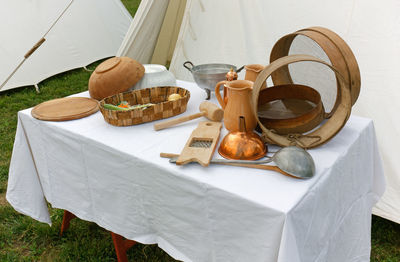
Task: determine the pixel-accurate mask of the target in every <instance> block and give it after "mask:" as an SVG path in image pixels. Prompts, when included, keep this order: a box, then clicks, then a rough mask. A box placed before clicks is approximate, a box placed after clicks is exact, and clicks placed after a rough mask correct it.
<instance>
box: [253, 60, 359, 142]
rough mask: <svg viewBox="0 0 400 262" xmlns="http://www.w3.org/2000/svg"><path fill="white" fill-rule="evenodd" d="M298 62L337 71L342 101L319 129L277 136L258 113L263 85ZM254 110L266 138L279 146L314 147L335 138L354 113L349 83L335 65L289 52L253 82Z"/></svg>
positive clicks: (267, 67) (266, 140)
mask: <svg viewBox="0 0 400 262" xmlns="http://www.w3.org/2000/svg"><path fill="white" fill-rule="evenodd" d="M297 62H317V63H320V64H323V65H326V66H327V67H329V68H330V69H331V70H332V71H333V72H335V74H336V78H337V79H338V83H339V90H338V91H339V96H338V97H339V99H340V101H339V103H338V107H337V109H336V110H335V112H334V113H333V114H332V116H331V117H330V118H329V119H328V120H327V121H326V122H325V123H324V124H323V125H322V126H320V127H319V128H317V129H316V130H315V131H313V132H311V133H309V134H305V135H303V134H289V135H286V136H282V135H278V134H276V133H274V132H273V131H272V130H269V129H267V128H265V126H263V124H262V123H261V122H260V119H259V118H258V114H257V111H258V110H257V104H258V98H259V93H260V90H261V86H262V84H263V83H264V82H265V81H266V80H267V78H268V77H269V76H271V74H272V73H273V72H275V71H276V70H278V69H279V68H282V67H283V66H287V65H289V64H293V63H297ZM252 99H253V101H252V102H253V110H254V112H255V115H256V118H257V122H258V124H259V125H260V127H261V129H262V131H263V138H264V140H265V142H269V143H272V144H276V145H279V146H290V145H296V146H299V147H302V148H313V147H317V146H320V145H322V144H324V143H326V142H328V141H329V140H330V139H331V138H333V137H334V136H335V135H336V134H337V133H338V132H339V131H340V130H341V129H342V128H343V126H344V125H345V124H346V122H347V120H348V118H349V117H350V113H351V94H350V89H349V86H348V85H347V84H346V82H345V80H344V78H343V76H342V75H341V74H340V72H339V71H338V70H337V69H336V68H335V67H333V66H332V65H330V64H328V63H326V62H324V61H322V60H320V59H318V58H316V57H313V56H310V55H289V56H284V57H281V58H279V59H277V60H275V61H274V62H272V63H271V64H269V65H268V66H266V67H265V69H264V70H263V71H261V72H260V74H259V75H258V77H257V79H256V81H255V83H254V85H253V97H252Z"/></svg>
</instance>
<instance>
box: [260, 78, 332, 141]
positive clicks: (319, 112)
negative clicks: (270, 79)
mask: <svg viewBox="0 0 400 262" xmlns="http://www.w3.org/2000/svg"><path fill="white" fill-rule="evenodd" d="M261 89H262V88H261ZM282 101H284V103H283V102H282ZM324 112H325V111H324V107H323V105H322V101H321V95H320V94H319V93H318V91H317V90H315V89H313V88H311V87H308V86H305V85H296V84H287V85H279V86H273V87H269V88H265V89H262V90H261V91H260V95H259V98H258V112H257V113H258V118H259V119H260V122H261V123H262V124H263V125H264V126H265V127H266V128H268V129H272V130H274V131H275V132H276V133H278V134H281V135H286V134H290V133H304V132H308V131H310V130H312V129H314V128H315V127H317V126H318V125H319V124H320V123H321V122H322V120H323V119H324Z"/></svg>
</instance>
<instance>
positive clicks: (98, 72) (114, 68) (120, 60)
mask: <svg viewBox="0 0 400 262" xmlns="http://www.w3.org/2000/svg"><path fill="white" fill-rule="evenodd" d="M143 75H144V67H143V65H142V64H140V63H139V62H137V61H136V60H133V59H132V58H129V57H113V58H110V59H107V60H106V61H104V62H102V63H101V64H100V65H98V66H97V67H96V69H95V70H94V72H93V73H92V75H91V76H90V79H89V94H90V96H91V97H92V98H94V99H97V100H101V99H103V98H105V97H107V96H111V95H115V94H118V93H121V92H125V91H127V90H128V89H129V88H131V87H133V86H134V85H135V84H136V83H137V82H138V81H139V80H140V79H141V78H142V77H143Z"/></svg>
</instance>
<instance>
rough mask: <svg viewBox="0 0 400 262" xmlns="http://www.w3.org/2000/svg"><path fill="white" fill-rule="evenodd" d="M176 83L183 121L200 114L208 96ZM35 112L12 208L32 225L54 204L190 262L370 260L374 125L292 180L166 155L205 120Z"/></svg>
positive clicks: (15, 168)
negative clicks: (127, 123) (186, 96)
mask: <svg viewBox="0 0 400 262" xmlns="http://www.w3.org/2000/svg"><path fill="white" fill-rule="evenodd" d="M178 85H179V86H182V87H185V88H187V89H189V90H190V91H191V99H190V101H189V104H188V109H187V112H186V113H185V114H189V113H194V112H197V111H198V105H199V104H200V102H201V101H202V100H203V99H204V97H205V93H204V92H203V91H202V90H201V89H198V88H197V87H196V85H195V84H193V83H189V82H182V81H179V82H178ZM87 95H88V94H87V93H82V94H80V96H87ZM30 111H31V109H27V110H23V111H21V112H19V114H18V127H17V133H16V137H15V143H14V149H13V154H12V159H11V166H10V171H9V181H8V188H7V200H8V201H9V202H10V203H11V205H12V206H13V207H14V208H15V209H16V210H17V211H19V212H21V213H23V214H26V215H29V216H31V217H32V218H34V219H37V220H39V221H42V222H46V223H51V221H50V217H49V213H48V209H47V205H46V200H47V201H48V202H49V203H51V205H52V206H53V207H55V208H62V209H66V210H69V211H71V212H72V213H74V214H75V215H77V216H78V217H80V218H82V219H85V220H89V221H94V222H96V223H97V224H98V225H100V226H102V227H104V228H106V229H108V230H110V231H112V232H115V233H117V234H120V235H122V236H124V237H126V238H129V239H134V240H137V241H139V242H141V243H146V244H150V243H158V245H159V246H160V247H161V248H163V249H164V250H165V251H166V252H168V253H169V254H170V255H171V256H173V257H175V258H176V259H180V260H184V261H207V262H209V261H245V262H247V261H252V262H256V261H288V262H296V261H307V262H308V261H340V262H343V261H369V256H370V230H371V209H372V206H373V205H374V204H375V203H376V201H377V200H378V199H379V197H380V196H381V195H382V193H383V191H384V188H385V182H384V177H383V171H382V165H381V160H380V156H379V152H378V149H377V145H376V138H375V131H374V127H373V123H372V121H371V120H369V119H365V118H360V117H356V116H352V117H351V118H350V119H349V121H348V123H347V124H346V126H345V127H344V128H343V129H342V130H341V132H340V133H339V134H338V135H337V136H336V137H335V138H334V139H332V140H331V141H330V142H329V143H327V144H325V145H323V146H321V147H319V148H317V149H312V150H309V152H310V154H311V155H312V157H313V158H314V161H315V163H316V175H315V177H314V178H312V179H310V180H296V179H292V178H289V177H286V176H282V175H280V174H278V173H274V172H270V171H262V170H255V169H247V168H240V167H229V166H218V165H211V166H209V167H207V168H204V167H201V166H200V165H198V164H190V165H186V166H175V165H172V164H170V163H169V162H168V160H167V159H162V158H160V157H159V153H160V152H172V153H179V152H180V151H181V149H182V148H183V146H184V144H185V142H186V140H187V139H188V137H189V136H190V134H191V131H192V130H193V129H194V128H195V127H196V126H197V123H198V121H200V120H194V121H192V122H188V123H185V124H182V125H180V126H177V127H174V128H170V129H166V130H162V131H158V132H156V131H153V124H154V123H147V124H142V125H137V126H131V127H115V126H112V125H109V124H107V123H106V122H105V121H104V120H103V117H102V115H101V113H100V112H98V113H96V114H94V115H91V116H89V117H86V118H83V119H80V120H73V121H66V122H46V121H39V120H37V119H34V118H32V117H31V115H30ZM226 133H227V132H226V130H223V132H222V134H221V137H223V135H225V134H226ZM275 149H276V148H274V147H270V150H271V151H272V150H275ZM214 157H219V155H218V154H217V153H216V154H215V156H214Z"/></svg>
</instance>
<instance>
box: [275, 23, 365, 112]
mask: <svg viewBox="0 0 400 262" xmlns="http://www.w3.org/2000/svg"><path fill="white" fill-rule="evenodd" d="M298 35H303V36H306V37H308V38H310V39H311V40H313V41H314V42H315V43H316V44H317V45H318V46H320V47H321V48H322V50H323V51H324V52H325V54H326V55H327V56H328V58H329V60H330V62H331V63H332V65H333V66H334V67H335V68H336V69H337V70H338V71H339V72H340V74H341V75H342V76H343V77H344V80H345V81H346V83H348V84H349V88H350V92H351V100H352V105H354V103H355V102H356V100H357V98H358V95H359V93H360V86H361V77H360V70H359V67H358V64H357V60H356V58H355V57H354V54H353V52H352V51H351V49H350V47H349V46H348V45H347V44H346V42H345V41H344V40H343V39H342V38H341V37H340V36H338V35H337V34H336V33H334V32H333V31H331V30H329V29H326V28H323V27H310V28H306V29H302V30H299V31H296V32H294V33H292V34H288V35H286V36H283V37H282V38H281V39H279V40H278V41H277V42H276V43H275V45H274V46H273V48H272V51H271V55H270V62H273V61H275V60H276V59H278V58H280V57H284V56H287V55H289V49H290V47H291V44H292V42H293V40H294V39H295V38H296V36H298ZM271 77H272V80H273V82H274V84H275V85H282V84H288V83H293V80H292V78H291V76H290V73H289V68H288V66H287V65H286V66H283V67H282V68H280V69H279V70H277V71H275V72H274V73H272V76H271ZM336 82H337V97H336V101H335V104H334V106H333V108H332V110H331V111H330V112H329V113H326V114H325V118H329V117H331V116H332V114H333V113H334V112H335V111H336V108H337V106H338V105H339V101H340V98H339V95H340V92H339V80H338V79H336Z"/></svg>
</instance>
